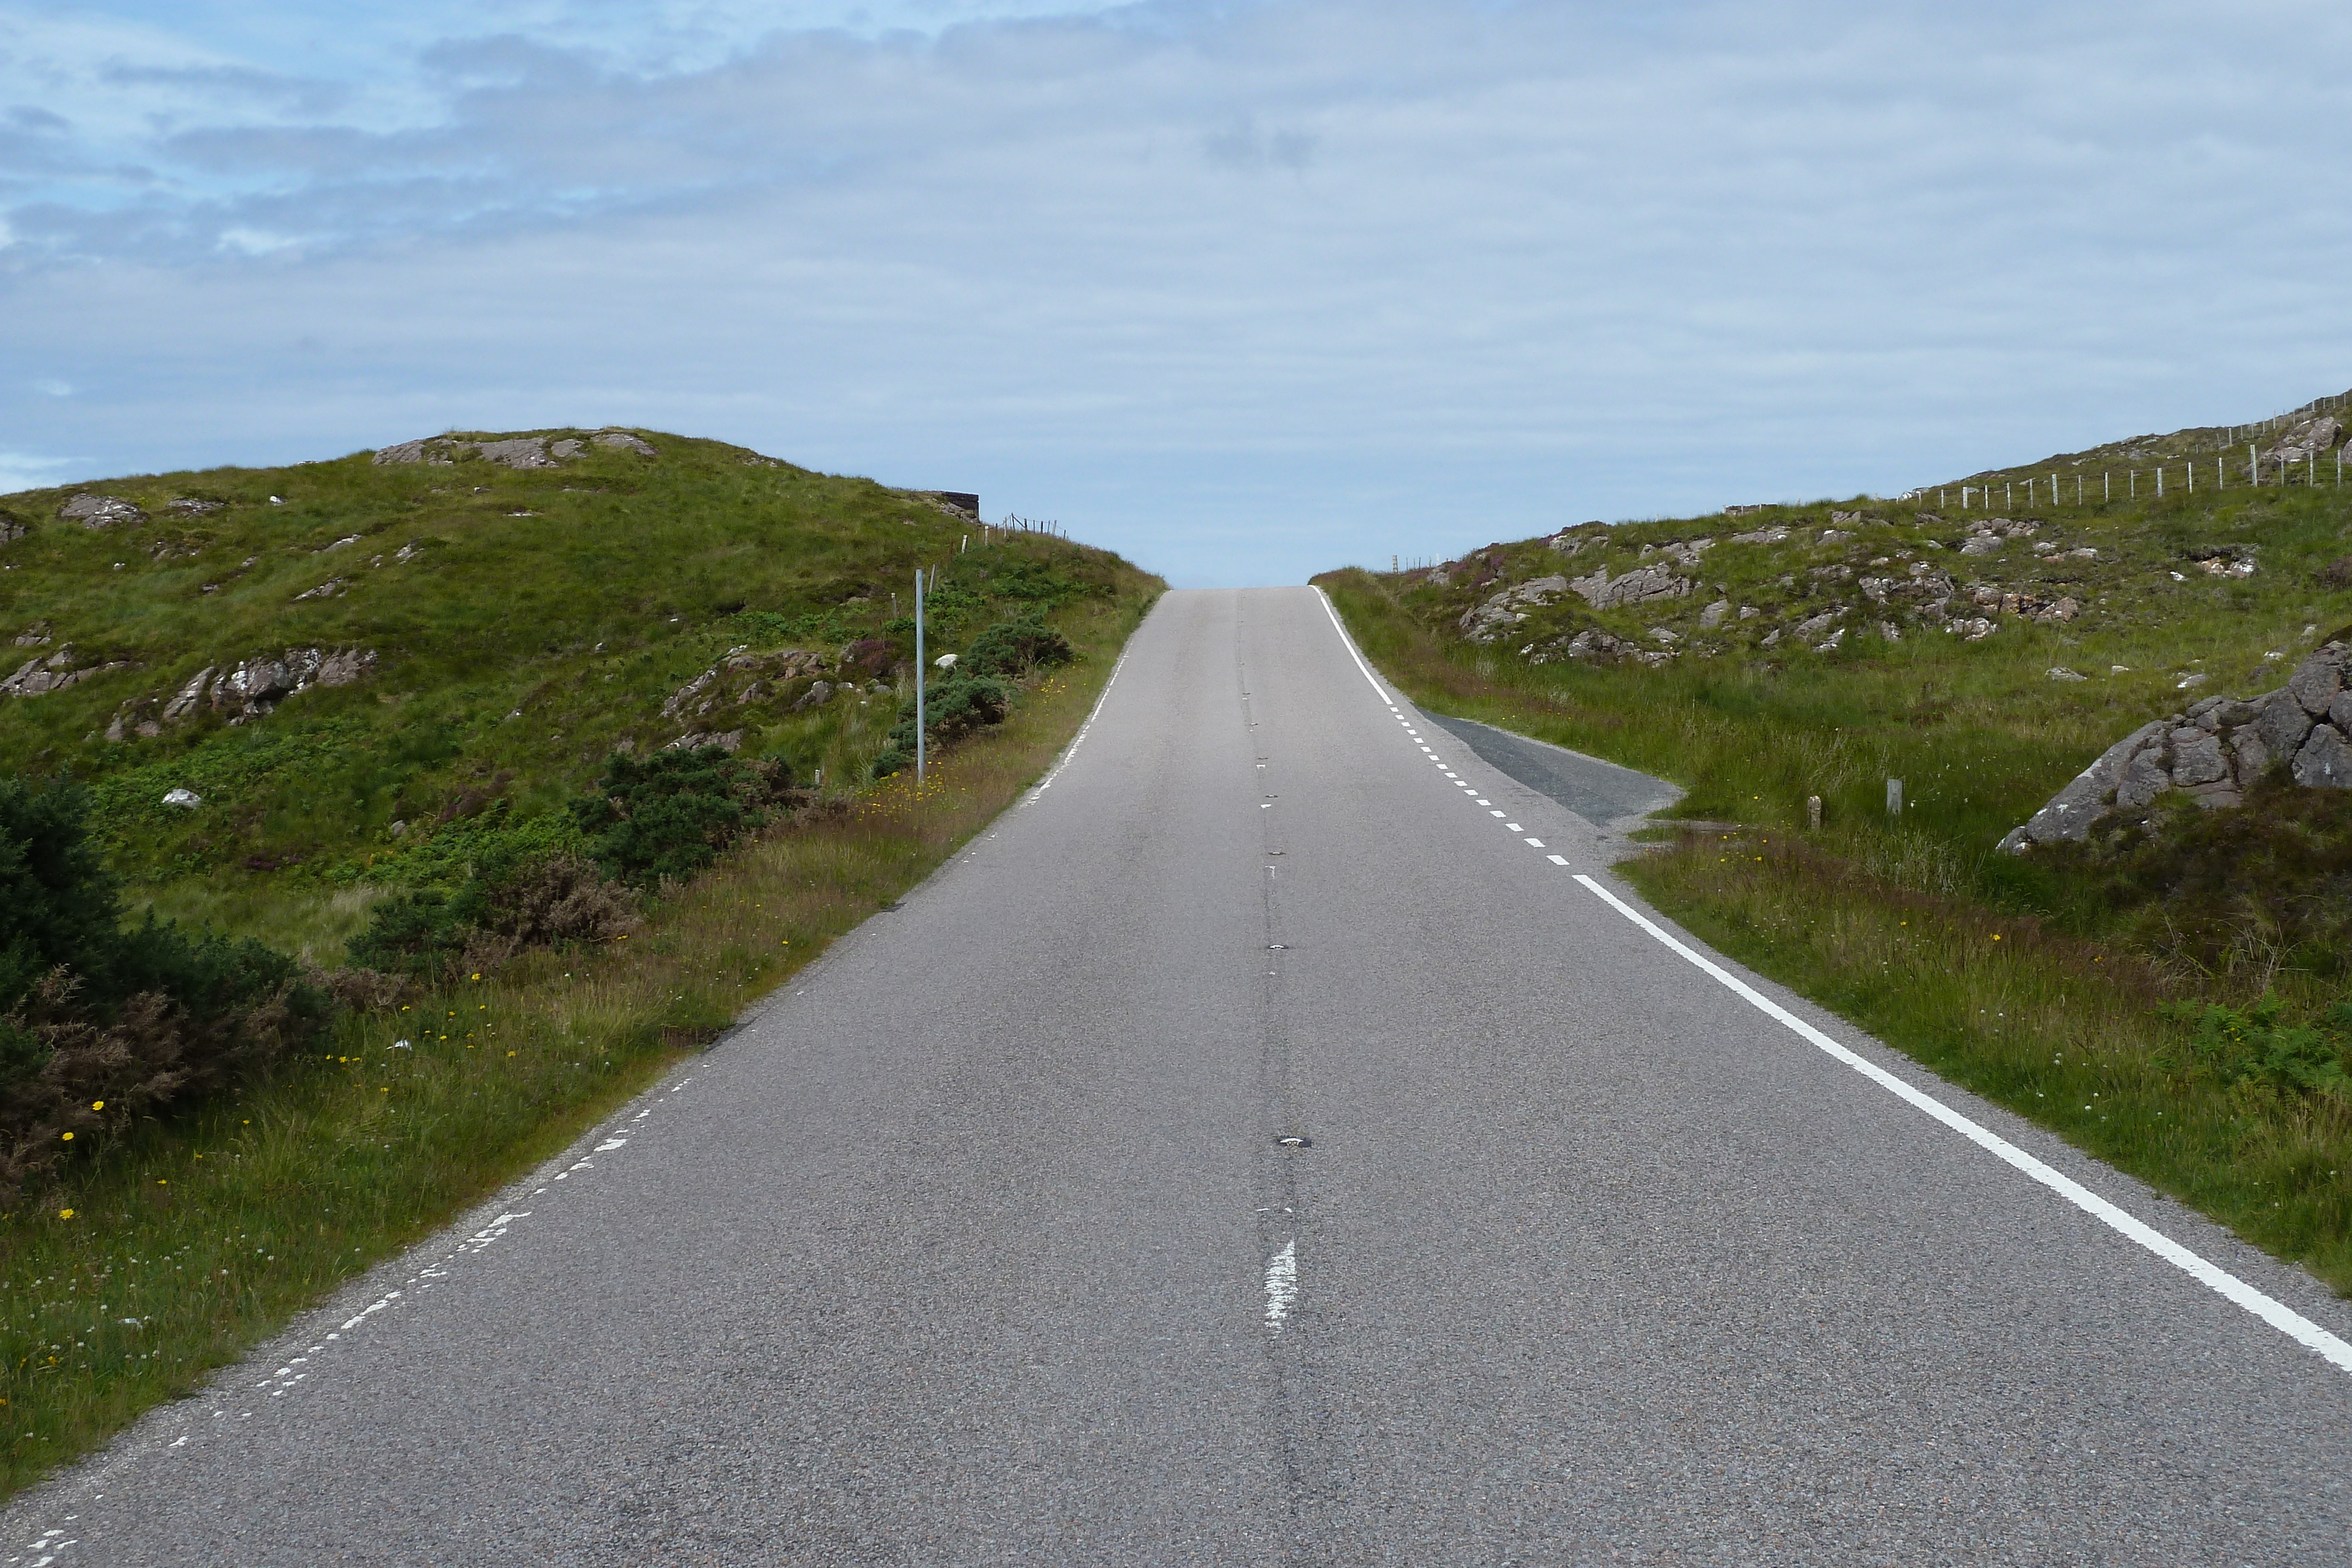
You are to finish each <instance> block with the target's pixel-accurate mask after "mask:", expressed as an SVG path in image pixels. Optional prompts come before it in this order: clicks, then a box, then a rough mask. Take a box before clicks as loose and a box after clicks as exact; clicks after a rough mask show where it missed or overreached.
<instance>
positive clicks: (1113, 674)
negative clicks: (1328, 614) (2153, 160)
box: [1021, 590, 1361, 806]
mask: <svg viewBox="0 0 2352 1568" xmlns="http://www.w3.org/2000/svg"><path fill="white" fill-rule="evenodd" d="M1318 591H1319V590H1318ZM1358 662H1359V663H1361V661H1360V660H1359V661H1358ZM1125 668H1127V650H1126V649H1124V648H1122V649H1121V650H1119V655H1118V663H1117V664H1113V665H1112V666H1111V667H1110V679H1108V680H1107V681H1105V682H1104V683H1103V689H1102V694H1101V695H1099V696H1097V697H1096V698H1095V706H1093V707H1091V708H1089V709H1087V722H1086V723H1084V724H1082V725H1080V726H1078V733H1077V734H1076V735H1075V736H1073V737H1071V738H1070V747H1069V749H1068V750H1066V751H1065V752H1063V753H1062V758H1061V760H1060V761H1058V762H1056V763H1055V764H1054V768H1053V771H1052V772H1050V773H1048V774H1046V775H1045V778H1043V779H1039V780H1038V781H1037V788H1035V789H1032V790H1030V791H1029V799H1028V800H1024V801H1022V802H1021V803H1022V804H1023V805H1024V806H1026V805H1028V804H1029V802H1030V801H1031V800H1036V799H1037V797H1039V796H1040V795H1043V794H1044V793H1045V791H1046V790H1048V789H1052V788H1053V787H1054V780H1055V779H1059V778H1060V777H1061V776H1062V769H1063V768H1067V767H1068V766H1069V765H1070V759H1071V758H1074V757H1076V756H1077V754H1078V747H1081V746H1084V745H1085V744H1086V743H1087V734H1088V733H1089V732H1090V731H1092V730H1093V728H1094V727H1095V720H1097V719H1098V718H1100V717H1101V716H1102V710H1103V704H1105V703H1107V702H1108V701H1110V689H1111V687H1113V686H1115V685H1118V673H1119V672H1120V671H1121V670H1123V669H1125Z"/></svg>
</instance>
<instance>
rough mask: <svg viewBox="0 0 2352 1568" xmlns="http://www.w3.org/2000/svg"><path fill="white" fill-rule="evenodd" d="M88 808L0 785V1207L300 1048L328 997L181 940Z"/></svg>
mask: <svg viewBox="0 0 2352 1568" xmlns="http://www.w3.org/2000/svg"><path fill="white" fill-rule="evenodd" d="M88 819H89V795H88V793H87V792H85V791H83V790H81V789H77V788H74V787H72V786H70V785H66V784H51V785H48V786H47V787H45V788H42V789H33V788H32V787H31V786H29V785H27V784H26V783H25V782H24V781H23V780H21V779H0V1008H5V1014H0V1203H5V1202H13V1201H15V1198H16V1195H17V1194H18V1193H19V1192H21V1191H22V1190H23V1187H24V1186H25V1184H26V1182H27V1181H28V1180H30V1179H32V1178H35V1177H37V1176H41V1175H43V1174H45V1173H47V1171H49V1170H51V1169H54V1168H55V1167H56V1166H57V1165H58V1162H59V1161H60V1160H62V1159H64V1158H66V1157H67V1156H68V1155H71V1154H73V1153H75V1152H78V1151H79V1150H87V1149H89V1147H91V1146H93V1145H95V1144H97V1143H98V1142H100V1141H101V1140H102V1139H103V1138H104V1137H105V1136H107V1135H108V1134H115V1133H119V1132H120V1131H121V1129H122V1128H124V1127H125V1126H127V1125H128V1124H131V1122H133V1121H135V1120H138V1119H141V1118H143V1117H148V1116H152V1115H153V1114H154V1113H156V1112H157V1111H159V1110H161V1109H163V1107H165V1106H167V1105H170V1104H172V1103H175V1102H179V1101H184V1100H186V1099H188V1098H190V1097H192V1096H195V1095H199V1094H202V1093H205V1092H209V1091H212V1090H215V1089H218V1088H220V1087H222V1086H224V1085H225V1084H226V1083H228V1082H232V1081H234V1080H235V1079H236V1078H237V1077H239V1076H240V1075H242V1074H245V1073H247V1072H249V1071H254V1070H257V1069H259V1068H262V1067H266V1066H267V1065H268V1064H269V1063H270V1062H272V1061H276V1060H278V1058H279V1057H281V1056H283V1055H284V1054H286V1052H288V1051H291V1050H295V1049H299V1047H300V1046H301V1045H302V1044H304V1043H305V1042H307V1041H308V1040H310V1038H311V1037H312V1036H313V1035H314V1034H315V1033H316V1032H317V1031H318V1030H319V1029H320V1026H321V1025H322V1024H323V1023H324V1022H325V1021H326V1018H327V1015H328V1012H329V1010H330V1005H329V1002H328V999H327V998H325V997H324V996H322V995H321V994H320V993H319V992H318V991H317V990H315V989H314V988H310V987H309V986H307V985H305V984H303V983H302V981H301V978H300V976H299V972H298V969H297V967H296V965H295V963H294V960H293V959H291V958H289V957H288V956H286V955H285V954H282V953H279V952H277V951H275V950H273V949H271V948H269V947H267V946H263V945H262V944H260V943H258V942H256V941H253V940H252V939H250V938H245V939H241V940H235V941H232V940H230V939H227V938H226V937H219V936H209V935H206V936H189V935H188V934H187V933H186V932H184V931H182V930H181V929H180V928H179V927H178V926H176V925H171V924H170V923H168V922H165V921H160V920H157V919H155V918H154V917H153V916H152V915H150V916H149V917H148V918H147V919H146V920H145V921H143V922H142V923H141V924H139V925H135V926H131V927H130V928H129V929H127V930H126V929H125V928H124V927H123V925H122V907H121V891H120V888H119V886H118V884H117V883H116V881H115V879H114V877H113V876H112V875H111V874H110V873H109V872H108V871H107V870H106V868H105V866H104V864H103V862H101V860H100V857H99V854H98V852H97V849H96V847H95V846H94V845H93V844H92V842H91V841H90V839H89V832H88Z"/></svg>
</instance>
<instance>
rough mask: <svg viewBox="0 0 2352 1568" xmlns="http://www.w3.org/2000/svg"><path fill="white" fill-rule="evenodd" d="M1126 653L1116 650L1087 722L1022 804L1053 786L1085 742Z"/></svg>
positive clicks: (1123, 650) (1088, 711)
mask: <svg viewBox="0 0 2352 1568" xmlns="http://www.w3.org/2000/svg"><path fill="white" fill-rule="evenodd" d="M1132 645H1133V644H1132V643H1130V644H1129V646H1132ZM1127 653H1128V650H1127V649H1126V648H1121V649H1120V650H1119V651H1118V663H1117V664H1113V665H1112V666H1111V667H1110V679H1108V680H1107V681H1105V682H1104V683H1103V689H1102V691H1101V693H1100V694H1099V695H1097V696H1096V698H1095V706H1093V707H1091V708H1088V709H1087V722H1086V723H1084V724H1082V725H1080V726H1078V733H1077V734H1076V735H1074V736H1072V737H1070V744H1069V745H1068V747H1066V748H1065V749H1064V750H1063V752H1062V757H1061V760H1060V761H1058V762H1056V763H1055V764H1054V767H1053V769H1052V771H1050V772H1048V773H1047V774H1046V775H1045V777H1044V778H1043V779H1039V780H1037V788H1035V789H1032V790H1030V791H1029V793H1028V795H1027V796H1026V797H1025V798H1024V800H1022V802H1021V804H1022V805H1023V806H1024V807H1026V806H1028V805H1029V804H1030V803H1031V802H1032V801H1034V800H1036V799H1037V797H1039V796H1040V795H1043V794H1044V793H1045V791H1046V790H1048V789H1052V788H1053V787H1054V780H1055V779H1059V778H1060V777H1061V776H1062V769H1063V768H1067V767H1068V766H1069V765H1070V759H1071V758H1074V757H1076V756H1077V754H1078V747H1081V746H1084V745H1085V744H1086V743H1087V735H1088V734H1089V733H1091V732H1092V731H1093V729H1094V727H1095V720H1096V719H1097V718H1100V717H1101V716H1102V710H1103V704H1105V703H1107V702H1108V701H1110V689H1111V687H1113V686H1115V685H1118V673H1119V672H1120V671H1121V670H1123V669H1125V668H1127Z"/></svg>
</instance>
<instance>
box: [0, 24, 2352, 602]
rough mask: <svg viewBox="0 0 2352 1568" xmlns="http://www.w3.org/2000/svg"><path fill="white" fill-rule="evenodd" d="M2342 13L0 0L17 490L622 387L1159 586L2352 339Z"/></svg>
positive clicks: (1659, 497)
mask: <svg viewBox="0 0 2352 1568" xmlns="http://www.w3.org/2000/svg"><path fill="white" fill-rule="evenodd" d="M2347 100H2352V12H2347V10H2346V9H2345V8H2343V7H2341V6H2326V5H2318V4H2314V3H2303V0H2292V3H2289V0H2280V3H2269V0H2241V3H2239V4H2234V5H2228V6H2222V5H2177V4H2165V3H2163V0H2148V3H2141V4H2134V5H2119V4H2105V3H2096V0H2085V3H2082V4H2074V5H2048V4H2032V5H2027V4H2011V3H2010V0H1978V3H1977V4H1973V5H1967V6H1957V5H1949V4H1937V5H1922V4H1906V3H1905V0H1877V3H1873V4H1851V5H1847V4H1793V3H1776V0H1739V3H1737V4H1710V3H1696V0H1694V3H1685V0H1654V3H1651V4H1617V3H1607V4H1603V3H1592V4H1537V3H1524V4H1514V3H1506V0H1446V3H1436V0H1351V3H1345V4H1327V3H1322V0H1219V3H1214V4H1208V3H1203V4H1192V3H1184V0H1168V3H1160V4H1144V5H1099V4H1094V5H1088V4H1077V3H1074V0H1060V3H1054V0H887V3H879V4H871V5H849V4H838V3H834V4H822V3H811V4H786V3H776V4H757V3H754V0H710V3H708V4H705V3H697V0H634V3H631V4H620V3H617V0H467V3H465V4H462V5H461V4H457V3H456V0H407V3H406V4H404V5H401V6H398V7H390V6H383V5H357V4H327V3H324V0H235V3H234V4H231V3H229V0H170V3H165V0H72V3H70V4H63V3H55V0H0V491H7V490H14V489H17V488H23V487H27V486H37V485H54V484H61V483H67V482H71V481H78V480H82V479H89V478H97V477H102V476H115V475H123V474H131V473H142V472H157V471H164V470H170V469H176V468H184V467H202V466H209V465H219V464H231V463H236V464H274V463H285V462H295V461H301V460H305V459H310V458H316V457H322V456H331V455H340V454H342V453H347V452H352V451H356V450H360V449H362V448H371V447H375V446H381V445H384V444H390V443H393V442H396V441H401V440H405V439H409V438H412V437H415V436H418V435H423V434H433V433H436V432H438V431H441V430H445V429H452V428H455V429H467V430H514V429H533V428H545V427H549V426H555V425H601V424H605V423H617V424H626V425H631V426H635V427H642V428H650V429H655V430H666V431H672V432H677V433H679V434H690V435H701V436H710V437H716V438H719V439H722V440H727V441H731V442H737V443H740V444H743V445H746V446H751V447H754V448H757V449H758V450H760V451H762V452H766V453H770V454H772V455H777V456H781V457H784V458H788V459H790V460H792V461H793V462H795V463H799V464H803V465H807V466H810V467H814V468H818V469H823V470H825V471H828V472H835V473H851V474H867V475H871V476H874V477H876V478H877V479H880V480H882V481H883V482H884V483H886V484H892V485H902V486H915V487H921V488H940V489H953V490H971V491H977V492H979V493H980V495H981V497H982V507H983V509H984V511H985V512H986V513H987V515H988V516H989V517H991V518H992V519H993V518H995V517H1001V516H1003V515H1005V514H1007V513H1017V514H1019V515H1021V516H1024V517H1037V518H1051V519H1055V520H1056V521H1058V522H1060V523H1061V524H1062V525H1063V527H1064V528H1066V529H1067V530H1068V531H1069V532H1070V533H1071V534H1072V535H1073V537H1076V538H1082V539H1086V540H1088V541H1090V542H1093V543H1097V544H1103V545H1108V546H1109V547H1111V548H1113V549H1118V550H1120V551H1121V552H1122V553H1124V554H1126V555H1128V556H1129V557H1130V558H1131V559H1135V560H1137V561H1139V563H1141V564H1143V565H1145V566H1147V567H1149V568H1150V569H1152V570H1156V571H1159V572H1160V573H1161V574H1162V575H1164V576H1165V577H1167V578H1168V579H1169V580H1170V581H1171V583H1174V584H1175V585H1177V586H1180V587H1207V586H1243V585H1250V584H1258V583H1276V582H1297V581H1302V580H1305V579H1306V578H1307V576H1308V575H1309V574H1311V573H1313V572H1316V571H1320V570H1328V569H1329V568H1333V567H1337V566H1343V565H1349V564H1360V565H1376V566H1383V567H1384V566H1386V565H1387V564H1388V563H1389V561H1390V559H1391V558H1392V557H1395V558H1402V559H1404V560H1406V561H1412V560H1415V559H1423V560H1428V559H1444V558H1448V557H1451V556H1454V555H1457V554H1459V553H1460V552H1462V551H1463V550H1465V549H1471V548H1475V546H1478V545H1481V544H1484V543H1486V542H1488V541H1490V540H1498V539H1511V538H1525V537H1528V536H1530V535H1533V534H1536V533H1538V532H1544V531H1549V530H1550V529H1553V528H1559V527H1560V526H1562V525H1564V524H1570V523H1576V522H1581V521H1584V520H1586V519H1588V518H1596V517H1597V518H1602V519H1607V520H1618V519H1623V518H1634V517H1661V516H1686V515H1695V514H1700V513H1706V512H1712V511H1714V510H1717V509H1718V508H1720V507H1723V506H1725V505H1726V504H1728V503H1735V502H1754V501H1771V500H1811V499H1818V498H1822V497H1849V496H1854V495H1859V494H1895V493H1898V492H1900V491H1902V490H1905V489H1907V488H1910V487H1911V486H1917V485H1922V484H1932V483H1935V482H1937V481H1939V480H1944V479H1949V478H1952V477H1955V476H1959V475H1962V474H1967V473H1971V472H1974V471H1976V470H1978V469H1980V468H1983V467H1987V466H1991V465H2007V464H2011V463H2018V462H2025V461H2030V460H2032V459H2034V458H2037V457H2040V456H2042V455H2047V454H2049V453H2053V452H2057V451H2064V450H2072V449H2075V448H2079V447H2081V446H2084V445H2088V444H2094V443H2096V442H2099V441H2104V440H2108V439H2113V438H2116V437H2120V436H2125V435H2130V434H2138V433H2140V432H2143V431H2153V430H2168V429H2173V428H2176V427H2179V426H2182V425H2189V424H2200V423H2221V422H2246V421H2251V420H2253V419H2258V418H2261V417H2263V416H2264V415H2267V414H2270V413H2277V412H2279V411H2281V410H2284V409H2285V408H2288V407H2291V406H2293V405H2294V404H2296V403H2299V402H2303V401H2304V400H2305V399H2307V398H2309V397H2312V396H2315V395H2317V394H2320V393H2326V392H2342V391H2344V390H2345V389H2346V387H2347V385H2352V368H2347V358H2352V356H2347V325H2352V321H2347V314H2352V304H2347V279H2352V268H2347V260H2352V245H2347V240H2352V199H2347V198H2348V197H2352V168H2347V165H2346V164H2345V162H2344V161H2343V159H2342V158H2341V157H2340V156H2339V155H2338V152H2337V149H2338V147H2339V145H2340V138H2339V137H2338V136H2336V134H2335V133H2336V131H2337V129H2338V128H2340V127H2341V126H2343V125H2344V124H2346V123H2347V119H2352V116H2347V108H2352V101H2347Z"/></svg>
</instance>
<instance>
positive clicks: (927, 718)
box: [874, 666, 1013, 779]
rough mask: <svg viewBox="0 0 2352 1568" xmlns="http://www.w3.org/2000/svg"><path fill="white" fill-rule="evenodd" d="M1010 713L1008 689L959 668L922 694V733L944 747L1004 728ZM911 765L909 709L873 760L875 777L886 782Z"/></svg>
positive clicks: (912, 733) (912, 725)
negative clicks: (990, 729)
mask: <svg viewBox="0 0 2352 1568" xmlns="http://www.w3.org/2000/svg"><path fill="white" fill-rule="evenodd" d="M1012 711H1013V688H1012V686H1011V685H1007V684H1006V683H1005V682H1003V681H1000V680H998V679H996V678H995V677H994V676H992V675H968V674H964V672H963V670H962V669H961V666H959V667H958V669H957V670H956V672H955V674H952V675H950V676H949V677H948V678H947V679H946V680H944V681H941V682H940V684H939V685H935V686H932V687H930V688H929V689H928V690H927V691H925V692H924V694H923V733H924V734H926V735H927V736H929V737H930V739H931V742H932V744H934V745H939V746H944V745H946V744H947V743H949V742H950V741H954V740H961V738H963V737H965V736H967V735H971V734H972V733H973V732H974V731H976V730H982V729H985V728H987V727H989V726H991V725H995V724H1003V722H1004V716H1005V715H1006V714H1008V713H1011V712H1012ZM914 762H915V713H914V709H913V708H912V707H909V708H908V709H907V710H906V716H905V717H904V718H901V719H900V720H899V721H898V723H897V724H896V725H893V726H892V727H891V729H890V744H889V747H887V749H886V750H884V751H883V753H882V754H881V755H880V756H879V757H877V758H875V759H874V777H875V778H877V779H887V778H888V777H889V776H890V775H891V774H893V773H898V772H900V771H903V770H904V769H906V768H911V767H913V766H914Z"/></svg>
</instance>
